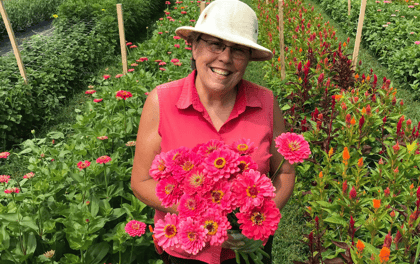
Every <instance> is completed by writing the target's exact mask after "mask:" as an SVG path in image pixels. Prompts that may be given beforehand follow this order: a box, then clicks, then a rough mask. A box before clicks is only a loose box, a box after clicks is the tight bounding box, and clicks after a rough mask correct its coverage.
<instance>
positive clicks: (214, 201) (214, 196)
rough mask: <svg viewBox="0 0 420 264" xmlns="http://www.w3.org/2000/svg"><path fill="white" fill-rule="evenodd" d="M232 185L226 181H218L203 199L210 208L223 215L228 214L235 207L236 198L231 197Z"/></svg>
mask: <svg viewBox="0 0 420 264" xmlns="http://www.w3.org/2000/svg"><path fill="white" fill-rule="evenodd" d="M231 186H232V184H231V183H229V182H227V181H226V180H220V181H218V182H217V183H215V184H214V186H213V187H212V188H211V190H210V191H209V192H207V195H205V196H204V198H205V199H206V200H207V204H208V206H209V207H211V208H215V209H217V210H218V211H221V212H222V213H223V214H228V213H230V212H232V211H233V209H235V208H236V207H237V205H236V203H237V201H236V200H237V197H235V196H233V194H232V191H231Z"/></svg>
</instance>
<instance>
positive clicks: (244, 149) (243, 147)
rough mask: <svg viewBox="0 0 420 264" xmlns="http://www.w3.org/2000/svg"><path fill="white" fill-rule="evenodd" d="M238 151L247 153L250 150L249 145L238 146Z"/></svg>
mask: <svg viewBox="0 0 420 264" xmlns="http://www.w3.org/2000/svg"><path fill="white" fill-rule="evenodd" d="M237 149H238V150H239V151H247V150H248V145H247V144H239V145H238V146H237Z"/></svg>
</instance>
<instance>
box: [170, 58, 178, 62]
mask: <svg viewBox="0 0 420 264" xmlns="http://www.w3.org/2000/svg"><path fill="white" fill-rule="evenodd" d="M171 62H172V63H177V62H179V60H178V59H177V58H174V59H172V60H171Z"/></svg>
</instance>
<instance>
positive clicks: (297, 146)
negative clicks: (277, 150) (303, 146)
mask: <svg viewBox="0 0 420 264" xmlns="http://www.w3.org/2000/svg"><path fill="white" fill-rule="evenodd" d="M289 149H290V150H291V151H298V150H299V149H300V144H299V142H296V141H291V142H289Z"/></svg>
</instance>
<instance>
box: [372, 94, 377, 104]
mask: <svg viewBox="0 0 420 264" xmlns="http://www.w3.org/2000/svg"><path fill="white" fill-rule="evenodd" d="M372 102H376V94H373V95H372Z"/></svg>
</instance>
